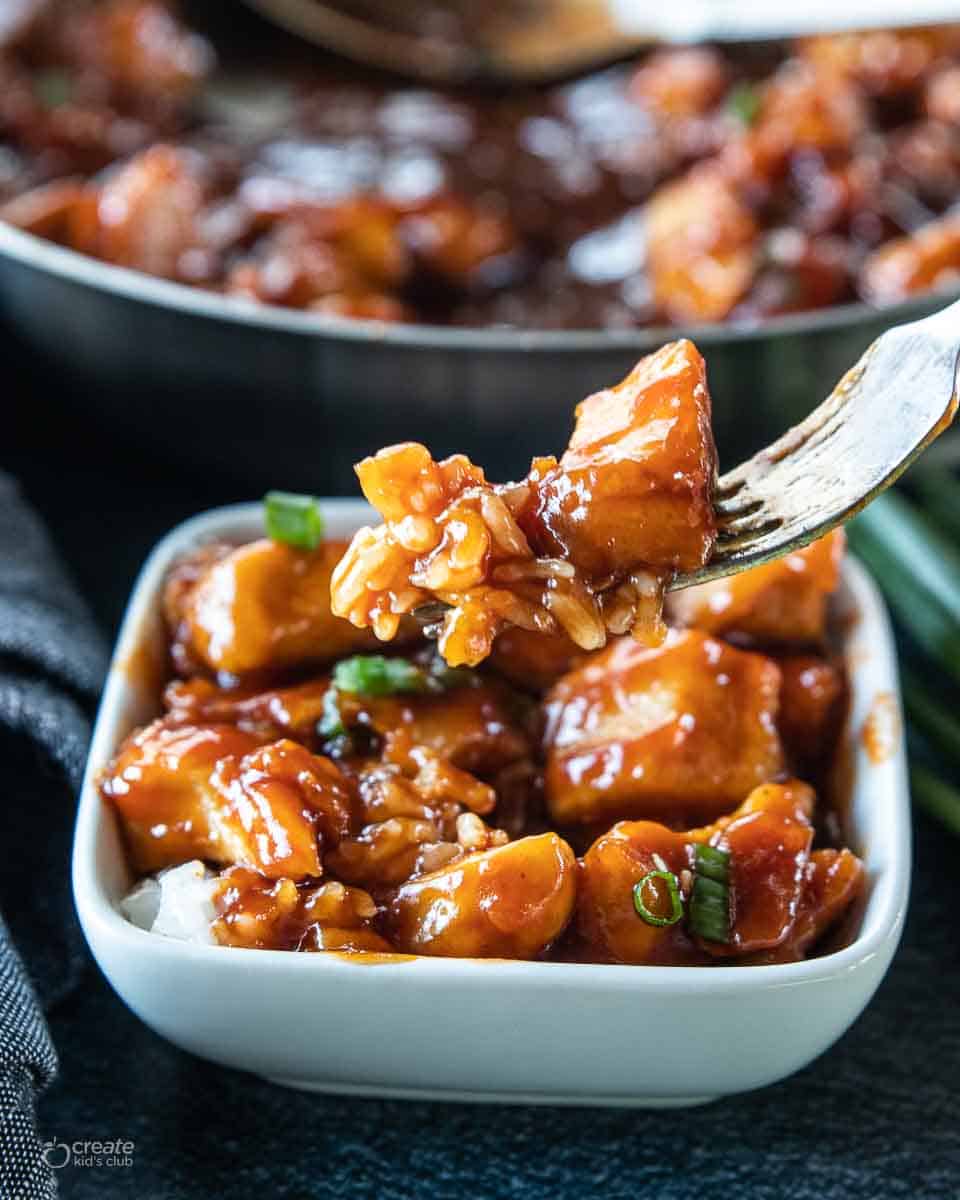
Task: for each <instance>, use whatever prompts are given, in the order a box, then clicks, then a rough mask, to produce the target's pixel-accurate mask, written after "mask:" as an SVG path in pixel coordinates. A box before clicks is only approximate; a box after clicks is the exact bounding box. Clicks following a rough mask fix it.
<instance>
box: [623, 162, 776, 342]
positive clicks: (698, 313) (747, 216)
mask: <svg viewBox="0 0 960 1200" xmlns="http://www.w3.org/2000/svg"><path fill="white" fill-rule="evenodd" d="M645 228H646V236H647V269H648V272H649V276H650V286H651V290H652V293H653V299H654V302H655V304H656V306H657V309H658V310H659V311H660V312H662V313H663V314H664V315H665V316H666V317H667V318H668V319H669V320H671V321H720V320H723V318H724V317H726V316H728V315H729V314H730V313H731V312H732V311H733V309H734V308H735V307H736V306H737V304H739V303H740V301H741V300H743V298H744V297H745V296H746V294H747V292H748V291H749V290H750V287H751V285H752V283H753V279H754V275H755V273H756V270H757V263H758V255H759V247H760V241H759V238H760V230H759V226H758V224H757V221H756V219H755V217H754V215H753V212H752V211H751V208H750V206H749V205H748V204H747V203H746V201H745V200H744V199H743V197H742V196H741V191H740V188H739V185H738V183H737V181H736V180H734V179H731V178H730V177H729V176H728V175H727V174H726V173H725V172H723V171H722V170H720V169H718V168H717V167H715V166H714V165H713V164H710V165H707V166H704V167H702V168H700V169H694V170H692V171H691V172H690V173H689V174H688V175H686V176H684V177H683V178H681V179H678V180H676V181H674V182H671V183H667V184H665V185H664V186H663V187H662V188H660V189H659V190H658V191H657V192H655V193H654V195H653V196H652V197H651V199H650V201H649V202H648V204H647V206H646V219H645Z"/></svg>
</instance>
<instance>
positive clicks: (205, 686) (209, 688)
mask: <svg viewBox="0 0 960 1200" xmlns="http://www.w3.org/2000/svg"><path fill="white" fill-rule="evenodd" d="M330 686H331V684H330V677H329V676H327V675H323V676H320V677H319V678H317V679H311V680H309V681H308V682H306V683H302V684H297V685H295V686H293V687H287V688H276V689H273V690H269V691H255V692H249V691H243V690H237V689H225V688H218V687H217V686H216V685H215V684H213V683H211V682H210V681H209V680H207V679H202V678H193V679H188V680H180V679H178V680H175V681H174V682H173V683H171V684H170V685H169V686H168V687H167V689H166V692H165V693H164V703H165V705H166V707H167V710H168V712H169V713H170V714H171V716H172V717H174V718H175V719H176V720H178V721H184V722H186V723H188V724H194V725H196V724H209V723H228V724H231V725H237V726H238V727H239V728H240V729H244V730H247V731H250V732H253V733H256V734H259V735H261V736H262V737H264V738H282V737H292V738H295V739H296V740H297V741H300V742H305V743H307V744H309V745H312V746H314V747H315V748H319V746H320V745H321V743H322V742H324V741H325V740H326V739H327V737H328V736H329V735H325V734H323V733H322V732H321V731H320V729H319V726H320V725H321V723H322V721H323V718H324V716H325V714H326V710H327V706H328V704H329V699H328V692H329V689H330ZM337 703H338V706H339V712H340V718H341V721H342V722H343V724H344V726H345V728H346V729H348V730H349V729H361V730H363V731H365V732H367V733H369V734H373V735H375V737H376V740H377V741H378V743H379V744H380V748H381V750H382V752H383V753H384V755H385V756H386V757H388V758H389V759H390V760H391V761H397V762H399V761H402V759H403V757H404V756H405V755H408V754H409V752H410V751H411V750H412V749H414V748H416V747H421V748H425V749H427V750H429V751H431V752H433V753H434V754H435V755H438V756H439V757H441V758H443V759H446V760H447V761H448V762H450V763H451V764H453V765H454V766H456V767H461V768H462V769H463V770H465V771H470V772H471V773H473V774H476V775H480V776H483V777H485V778H487V777H490V776H492V775H494V774H495V773H496V772H497V771H499V770H500V769H501V768H502V767H505V766H508V765H509V764H510V763H513V762H516V761H517V760H518V759H522V758H526V757H528V756H529V754H530V753H531V743H530V739H529V738H528V737H527V736H526V735H525V733H524V731H523V730H522V729H521V728H518V726H517V723H516V719H515V709H516V698H515V696H514V695H513V694H512V693H511V692H510V689H509V688H507V687H506V686H505V685H503V684H501V683H499V682H498V681H497V680H488V681H480V680H479V679H478V680H476V681H474V682H470V683H465V684H463V686H459V687H454V688H451V689H449V690H447V691H443V692H436V693H409V692H408V693H404V694H402V695H396V696H360V695H353V694H349V693H344V692H341V693H340V694H339V696H338V698H337Z"/></svg>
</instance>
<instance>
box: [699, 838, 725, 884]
mask: <svg viewBox="0 0 960 1200" xmlns="http://www.w3.org/2000/svg"><path fill="white" fill-rule="evenodd" d="M693 853H694V863H695V870H696V873H697V874H698V875H705V876H706V878H707V879H714V880H716V882H717V883H726V882H727V880H728V879H729V877H730V853H729V851H727V850H720V849H718V848H717V847H716V846H701V845H697V847H696V848H695V850H694V852H693Z"/></svg>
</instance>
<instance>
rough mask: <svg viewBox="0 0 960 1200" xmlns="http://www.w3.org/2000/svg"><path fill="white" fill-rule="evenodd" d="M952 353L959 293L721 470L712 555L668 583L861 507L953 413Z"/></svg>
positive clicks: (798, 543)
mask: <svg viewBox="0 0 960 1200" xmlns="http://www.w3.org/2000/svg"><path fill="white" fill-rule="evenodd" d="M958 353H960V301H958V302H957V303H956V304H951V305H950V307H949V308H945V309H942V310H941V311H940V312H938V313H934V314H933V315H932V316H930V317H925V318H924V319H923V320H921V321H913V322H912V323H911V324H909V325H898V326H896V327H895V328H893V329H890V330H888V331H887V332H886V333H884V334H883V335H882V336H880V337H879V338H877V340H876V341H875V342H874V343H873V345H871V346H870V348H869V349H868V350H867V352H866V353H865V354H864V355H863V357H862V358H861V359H860V361H859V362H858V363H857V365H856V366H855V367H853V368H851V370H849V371H848V372H847V373H846V375H844V377H843V378H842V379H841V380H840V382H839V383H838V384H837V386H836V387H835V388H834V390H833V391H832V392H831V394H830V395H829V396H828V398H827V399H826V400H825V401H824V402H823V403H822V404H821V405H820V406H819V407H818V408H815V409H814V411H813V412H812V413H811V414H810V416H809V417H807V419H806V420H805V421H803V422H802V423H801V424H800V425H796V426H794V428H793V429H791V430H789V431H788V432H787V433H785V434H784V435H783V437H782V438H779V439H778V440H777V441H776V442H774V443H773V445H771V446H767V447H766V448H765V449H764V450H761V451H760V452H759V453H758V454H755V455H754V456H753V458H750V459H748V460H747V461H746V462H744V463H741V464H740V466H739V467H735V468H734V469H733V470H732V471H729V472H727V474H726V475H722V476H721V477H720V479H719V481H718V483H717V491H716V499H715V509H716V513H717V524H718V536H717V544H716V547H715V549H714V552H713V556H712V557H711V559H710V561H709V562H708V563H707V564H706V565H705V566H703V567H701V568H700V569H699V570H697V571H691V572H690V573H689V574H682V575H677V576H675V577H674V579H673V581H672V582H671V583H670V584H669V587H670V588H671V589H676V588H685V587H690V586H691V585H692V584H695V583H704V582H706V581H707V580H709V579H718V578H720V577H721V576H723V575H735V574H736V573H737V572H738V571H745V570H747V568H748V567H755V566H758V565H759V564H760V563H765V562H769V561H770V560H771V559H774V558H780V557H782V556H783V555H784V554H789V553H790V552H791V551H793V550H799V549H800V547H802V546H806V545H808V544H809V543H810V542H812V541H815V540H816V539H817V538H819V537H823V535H824V534H825V533H829V532H830V530H831V529H834V528H836V526H837V525H841V524H843V522H844V521H847V520H849V519H850V517H852V516H854V515H855V514H856V513H858V512H859V511H860V510H861V509H862V508H864V507H866V505H867V504H869V503H870V501H871V500H873V499H874V498H875V497H876V496H878V495H879V494H880V493H881V492H882V491H883V490H884V489H885V488H888V487H889V486H890V484H891V483H893V482H894V481H895V480H896V479H897V478H899V476H900V475H902V474H903V472H904V471H905V470H906V469H907V467H908V466H909V465H910V464H911V463H912V462H913V461H914V459H915V458H916V457H917V456H918V455H919V454H921V453H922V452H923V450H925V449H926V447H927V446H929V445H930V443H931V442H932V441H933V440H934V439H935V438H936V437H938V436H939V435H940V434H941V433H942V432H943V430H944V429H946V428H947V426H948V425H949V424H950V422H951V421H952V420H953V418H954V416H955V414H956V411H957V365H958V364H957V358H958Z"/></svg>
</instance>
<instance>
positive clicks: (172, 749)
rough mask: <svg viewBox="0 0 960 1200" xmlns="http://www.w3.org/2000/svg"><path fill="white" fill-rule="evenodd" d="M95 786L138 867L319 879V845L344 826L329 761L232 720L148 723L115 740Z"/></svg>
mask: <svg viewBox="0 0 960 1200" xmlns="http://www.w3.org/2000/svg"><path fill="white" fill-rule="evenodd" d="M100 791H101V794H102V795H103V797H104V799H105V800H107V801H108V802H109V803H110V804H111V805H112V806H113V808H114V809H115V810H116V811H117V813H118V814H119V816H120V820H121V824H122V827H123V833H124V837H125V840H126V843H127V847H128V849H129V851H130V855H131V858H132V860H133V863H134V865H135V867H136V868H137V870H139V871H142V872H151V871H156V870H159V869H161V868H163V867H168V866H174V865H176V864H178V863H182V862H185V861H187V860H189V859H195V858H197V859H204V860H206V861H208V862H213V863H220V864H225V865H234V864H240V865H244V866H249V867H252V868H253V869H255V870H257V871H259V872H260V873H262V874H263V875H266V876H267V877H268V878H270V879H278V878H283V877H289V878H292V879H294V880H297V879H302V878H306V877H315V876H319V875H321V874H322V873H323V868H322V864H321V853H322V851H323V850H324V848H327V847H331V846H336V845H337V843H338V842H339V841H340V839H341V838H343V837H345V836H346V835H347V834H348V833H349V831H350V828H351V822H352V819H353V813H354V799H353V796H352V789H351V787H350V785H349V783H348V782H347V780H346V779H345V778H344V777H343V776H342V775H341V773H340V771H339V770H338V769H337V767H336V766H335V765H334V764H333V763H332V762H331V761H330V760H329V759H326V758H320V757H318V756H316V755H313V754H311V753H310V752H309V751H308V750H306V749H305V748H304V747H303V746H300V745H298V744H297V743H296V742H291V741H278V742H274V743H272V744H270V745H263V744H262V739H261V738H260V737H258V736H257V735H256V734H253V733H245V732H244V731H243V730H240V729H237V728H236V727H234V726H232V725H207V726H190V725H172V726H171V725H169V724H167V723H165V722H164V721H162V720H161V721H155V722H154V723H153V724H152V725H148V726H147V727H146V728H145V729H142V730H141V731H140V732H139V733H136V734H134V735H133V736H132V737H130V738H129V739H128V740H127V741H126V742H125V743H124V744H123V746H121V748H120V751H119V752H118V754H117V756H116V758H114V760H113V762H112V763H111V764H110V766H109V767H108V768H107V769H106V771H105V773H104V776H103V778H102V779H101V780H100Z"/></svg>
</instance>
